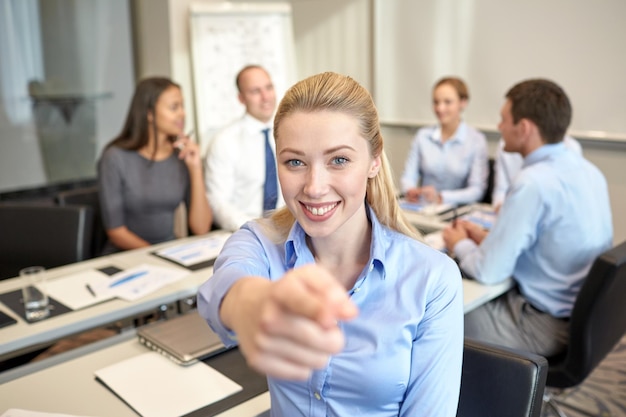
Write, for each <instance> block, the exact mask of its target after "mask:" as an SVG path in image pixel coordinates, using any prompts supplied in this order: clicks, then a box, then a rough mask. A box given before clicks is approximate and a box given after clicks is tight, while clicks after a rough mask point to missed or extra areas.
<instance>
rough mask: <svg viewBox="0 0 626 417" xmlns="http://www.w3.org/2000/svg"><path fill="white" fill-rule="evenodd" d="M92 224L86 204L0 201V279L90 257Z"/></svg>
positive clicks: (89, 209) (89, 210)
mask: <svg viewBox="0 0 626 417" xmlns="http://www.w3.org/2000/svg"><path fill="white" fill-rule="evenodd" d="M91 228H92V212H91V208H90V207H87V206H67V207H59V206H52V205H45V206H44V205H33V204H5V205H0V279H4V278H10V277H15V276H17V275H18V274H19V270H20V269H22V268H25V267H27V266H32V265H41V266H44V267H46V268H53V267H56V266H61V265H66V264H70V263H73V262H79V261H83V260H85V259H89V258H90V257H91V252H90V249H89V244H90V242H91Z"/></svg>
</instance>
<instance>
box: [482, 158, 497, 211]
mask: <svg viewBox="0 0 626 417" xmlns="http://www.w3.org/2000/svg"><path fill="white" fill-rule="evenodd" d="M495 165H496V160H495V159H494V158H489V160H488V161H487V166H488V168H489V171H488V172H489V174H488V175H487V188H486V189H485V194H483V198H482V199H481V200H480V202H481V203H485V204H491V197H492V196H491V194H493V186H494V183H495V181H496V179H495V175H496V172H495V169H496V168H495Z"/></svg>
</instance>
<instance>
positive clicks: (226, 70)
mask: <svg viewBox="0 0 626 417" xmlns="http://www.w3.org/2000/svg"><path fill="white" fill-rule="evenodd" d="M190 31H191V33H190V42H191V58H192V72H193V84H194V95H195V110H196V123H197V128H198V132H197V133H198V138H199V140H200V143H201V144H202V148H203V149H204V150H206V148H207V146H208V144H209V142H210V140H211V138H212V137H213V136H214V135H215V133H216V132H217V131H218V130H219V129H220V128H222V127H224V126H225V125H226V124H228V123H230V122H231V121H233V120H235V119H237V118H239V117H241V116H242V115H243V114H244V112H245V107H244V106H243V105H242V104H241V103H240V102H239V100H238V99H237V87H236V85H235V77H236V75H237V73H238V72H239V70H240V69H241V68H243V67H244V66H246V65H249V64H258V65H261V66H263V67H264V68H265V69H266V70H267V71H268V72H269V73H270V75H271V77H272V81H273V82H274V88H275V90H276V95H277V100H280V98H282V96H283V94H284V92H285V91H286V90H287V89H288V88H289V87H290V86H291V85H292V84H293V83H295V81H296V71H295V48H294V40H293V39H294V38H293V28H292V15H291V5H290V4H289V3H231V2H221V3H192V4H191V5H190Z"/></svg>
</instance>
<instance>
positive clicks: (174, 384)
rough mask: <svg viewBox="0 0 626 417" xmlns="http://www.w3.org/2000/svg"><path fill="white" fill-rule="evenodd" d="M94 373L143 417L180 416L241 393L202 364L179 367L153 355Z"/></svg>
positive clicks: (237, 386) (229, 381)
mask: <svg viewBox="0 0 626 417" xmlns="http://www.w3.org/2000/svg"><path fill="white" fill-rule="evenodd" d="M95 374H96V379H97V380H98V381H99V382H100V383H102V384H103V385H104V386H106V387H107V388H109V389H110V390H111V391H113V392H114V393H115V394H116V395H117V396H118V397H119V398H121V399H122V400H123V401H124V402H125V403H126V404H128V405H129V406H130V407H131V408H132V409H133V410H135V412H137V413H138V414H140V415H141V416H143V417H174V416H182V415H185V414H188V413H191V412H192V411H194V410H197V409H199V408H202V407H206V406H207V405H209V404H212V403H214V402H217V401H219V400H221V399H223V398H226V397H228V396H230V395H232V394H235V393H236V392H239V391H241V390H242V387H241V386H240V385H239V384H237V383H235V382H234V381H232V380H230V379H229V378H227V377H226V376H224V375H223V374H221V373H219V372H218V371H216V370H215V369H213V368H211V367H210V366H208V365H206V364H205V363H203V362H197V363H196V364H194V365H190V366H180V365H177V364H176V363H174V362H172V361H170V360H168V359H167V358H165V357H164V356H162V355H160V354H158V353H157V352H147V353H144V354H141V355H138V356H135V357H132V358H130V359H126V360H124V361H121V362H118V363H116V364H114V365H110V366H107V367H105V368H102V369H99V370H97V371H96V373H95Z"/></svg>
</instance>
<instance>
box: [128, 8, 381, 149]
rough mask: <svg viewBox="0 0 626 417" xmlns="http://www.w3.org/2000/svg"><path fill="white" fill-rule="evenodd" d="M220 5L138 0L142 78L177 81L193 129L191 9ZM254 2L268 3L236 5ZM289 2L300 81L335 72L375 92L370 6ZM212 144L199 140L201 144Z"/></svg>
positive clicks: (136, 20)
mask: <svg viewBox="0 0 626 417" xmlns="http://www.w3.org/2000/svg"><path fill="white" fill-rule="evenodd" d="M219 1H220V0H133V10H134V13H133V14H134V23H135V35H136V37H137V40H136V46H135V48H136V54H135V56H136V60H137V62H136V65H137V68H138V73H137V75H138V77H139V78H141V77H144V76H147V75H151V74H156V73H160V74H163V75H166V76H170V77H172V78H173V79H174V80H176V82H178V83H179V84H180V85H181V86H182V88H183V92H184V99H185V109H186V110H187V126H189V127H191V126H194V125H195V119H196V115H195V107H194V100H195V98H194V93H195V91H194V89H193V77H192V71H191V61H190V59H191V50H190V48H189V5H190V4H191V3H192V2H197V3H216V2H219ZM255 2H257V3H262V2H268V0H265V1H263V0H233V3H255ZM286 2H287V3H290V4H291V7H292V17H293V32H294V38H295V39H294V42H295V46H296V48H295V49H296V62H297V65H296V70H297V74H296V76H297V78H298V79H300V78H304V77H307V76H309V75H313V74H316V73H319V72H323V71H336V72H340V73H343V74H348V75H350V76H352V77H353V78H354V79H356V80H358V81H359V82H361V83H362V84H363V85H365V86H366V87H368V88H371V86H372V81H371V80H372V72H371V69H372V59H373V53H372V49H371V48H370V36H371V30H370V26H371V25H370V23H371V20H372V17H371V10H372V7H371V1H370V0H313V1H311V0H291V1H288V0H287V1H286ZM225 82H232V80H225ZM196 132H198V130H197V129H196ZM209 139H210V138H202V137H199V140H200V142H201V144H205V143H206V142H208V141H209Z"/></svg>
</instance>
